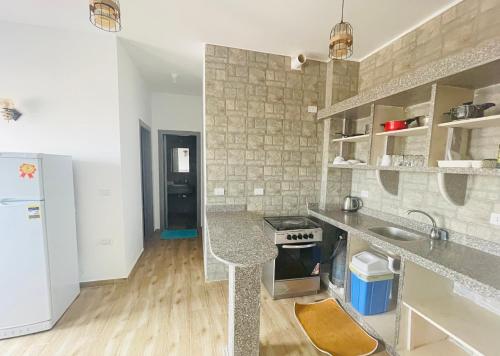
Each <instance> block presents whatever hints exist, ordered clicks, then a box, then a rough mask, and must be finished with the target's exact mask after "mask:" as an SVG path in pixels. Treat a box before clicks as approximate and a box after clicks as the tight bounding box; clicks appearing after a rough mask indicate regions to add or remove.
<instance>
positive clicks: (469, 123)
mask: <svg viewBox="0 0 500 356" xmlns="http://www.w3.org/2000/svg"><path fill="white" fill-rule="evenodd" d="M438 126H439V127H448V128H451V127H460V128H464V129H483V128H487V127H500V115H491V116H485V117H478V118H477V119H463V120H456V121H450V122H445V123H443V124H439V125H438Z"/></svg>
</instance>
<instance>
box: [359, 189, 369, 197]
mask: <svg viewBox="0 0 500 356" xmlns="http://www.w3.org/2000/svg"><path fill="white" fill-rule="evenodd" d="M360 196H361V198H368V190H362V191H361V194H360Z"/></svg>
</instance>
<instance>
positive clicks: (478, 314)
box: [403, 294, 500, 355]
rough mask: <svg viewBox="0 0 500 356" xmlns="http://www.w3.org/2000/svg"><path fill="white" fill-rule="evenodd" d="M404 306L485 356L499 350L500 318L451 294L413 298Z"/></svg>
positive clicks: (406, 301)
mask: <svg viewBox="0 0 500 356" xmlns="http://www.w3.org/2000/svg"><path fill="white" fill-rule="evenodd" d="M403 303H404V305H405V306H406V307H408V308H410V309H411V310H412V311H413V312H415V313H417V314H418V315H420V316H421V317H422V318H424V319H426V320H427V321H428V322H429V323H431V324H432V325H434V326H436V327H437V328H438V329H440V330H441V331H443V332H444V333H446V334H448V335H449V336H451V337H452V338H454V339H456V340H458V341H459V342H460V343H463V344H464V345H467V346H468V347H470V348H471V349H473V350H476V351H478V352H479V353H483V354H485V355H490V354H491V355H494V354H495V353H496V352H497V351H498V350H499V348H500V340H499V338H498V330H500V317H499V316H498V315H495V314H494V313H492V312H489V311H488V310H486V309H484V308H482V307H480V306H478V305H476V304H474V303H473V302H471V301H468V300H466V299H464V298H462V297H459V296H457V295H455V294H450V295H447V296H446V297H443V298H427V299H424V298H422V299H420V300H418V299H417V298H413V300H405V301H403Z"/></svg>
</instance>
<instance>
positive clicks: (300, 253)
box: [274, 243, 321, 280]
mask: <svg viewBox="0 0 500 356" xmlns="http://www.w3.org/2000/svg"><path fill="white" fill-rule="evenodd" d="M277 247H278V257H276V261H275V267H274V268H275V277H274V278H275V279H276V280H283V279H295V278H307V277H316V276H319V266H320V262H321V249H320V247H319V245H318V244H316V243H304V244H290V245H278V246H277Z"/></svg>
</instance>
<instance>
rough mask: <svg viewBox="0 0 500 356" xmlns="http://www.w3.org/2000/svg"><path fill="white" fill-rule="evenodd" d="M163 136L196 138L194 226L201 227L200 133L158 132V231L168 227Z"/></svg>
mask: <svg viewBox="0 0 500 356" xmlns="http://www.w3.org/2000/svg"><path fill="white" fill-rule="evenodd" d="M164 135H176V136H195V138H196V205H197V206H196V225H197V227H198V229H199V228H200V227H201V193H202V186H201V176H202V172H201V132H197V131H178V130H158V160H159V162H158V164H159V166H158V167H159V183H160V230H162V231H163V230H166V228H167V226H168V221H167V219H168V218H167V214H168V204H167V199H168V198H167V185H166V184H165V173H166V170H165V168H166V167H165V159H166V158H167V156H166V152H165V149H166V147H165V144H164V143H165V141H164V140H163V136H164Z"/></svg>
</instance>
